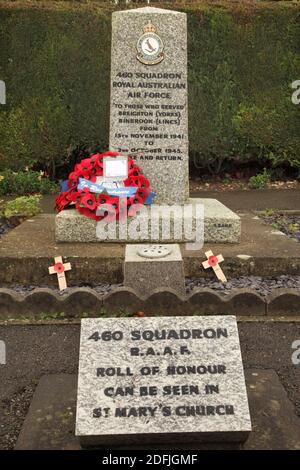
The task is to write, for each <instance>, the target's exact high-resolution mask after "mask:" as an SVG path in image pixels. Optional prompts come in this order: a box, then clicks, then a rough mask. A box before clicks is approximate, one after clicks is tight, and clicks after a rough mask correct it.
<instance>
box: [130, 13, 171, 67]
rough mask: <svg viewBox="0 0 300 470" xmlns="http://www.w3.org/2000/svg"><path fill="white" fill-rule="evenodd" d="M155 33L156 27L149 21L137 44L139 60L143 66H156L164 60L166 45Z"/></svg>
mask: <svg viewBox="0 0 300 470" xmlns="http://www.w3.org/2000/svg"><path fill="white" fill-rule="evenodd" d="M155 31H156V29H155V26H153V24H152V23H151V22H150V21H149V23H147V24H146V25H145V26H144V34H142V36H141V37H140V38H139V40H138V42H137V51H138V53H137V59H138V60H139V61H140V62H142V64H146V65H155V64H159V62H161V61H162V60H163V59H164V54H163V50H164V44H163V42H162V40H161V38H160V37H159V36H158V34H156V32H155Z"/></svg>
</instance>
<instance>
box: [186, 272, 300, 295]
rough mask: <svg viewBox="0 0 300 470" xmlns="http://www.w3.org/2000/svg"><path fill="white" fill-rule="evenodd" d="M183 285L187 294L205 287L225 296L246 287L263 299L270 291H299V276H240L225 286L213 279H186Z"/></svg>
mask: <svg viewBox="0 0 300 470" xmlns="http://www.w3.org/2000/svg"><path fill="white" fill-rule="evenodd" d="M185 284H186V290H187V293H190V292H192V291H193V289H196V288H199V287H207V288H209V289H213V290H216V291H218V292H222V293H223V294H225V295H226V294H230V292H231V291H232V289H243V288H246V287H247V288H250V289H253V290H255V291H256V292H257V293H258V294H260V295H262V296H263V297H265V296H267V295H268V294H270V293H271V292H272V291H274V290H276V289H280V288H283V287H285V288H295V289H298V290H300V276H290V275H287V274H283V275H281V276H276V277H265V278H263V277H259V276H242V277H237V278H233V279H230V280H229V281H228V282H227V283H226V284H222V282H219V281H217V280H214V279H204V278H202V279H186V283H185Z"/></svg>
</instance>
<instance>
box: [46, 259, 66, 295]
mask: <svg viewBox="0 0 300 470" xmlns="http://www.w3.org/2000/svg"><path fill="white" fill-rule="evenodd" d="M54 262H55V264H54V265H53V266H50V267H49V274H57V279H58V286H59V290H64V289H66V288H67V281H66V275H65V271H70V269H71V263H65V264H64V263H63V260H62V257H61V256H57V257H56V258H54Z"/></svg>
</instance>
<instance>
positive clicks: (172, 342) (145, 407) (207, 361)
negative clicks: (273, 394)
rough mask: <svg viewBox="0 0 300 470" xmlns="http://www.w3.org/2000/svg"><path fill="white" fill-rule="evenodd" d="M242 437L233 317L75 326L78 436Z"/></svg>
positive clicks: (243, 409) (244, 422)
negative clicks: (77, 337) (77, 339)
mask: <svg viewBox="0 0 300 470" xmlns="http://www.w3.org/2000/svg"><path fill="white" fill-rule="evenodd" d="M249 430H250V417H249V410H248V402H247V395H246V389H245V383H244V375H243V367H242V362H241V355H240V348H239V341H238V333H237V326H236V320H235V318H234V317H231V316H226V317H209V318H205V317H200V318H199V317H198V318H197V317H176V318H172V322H170V319H169V318H164V317H161V318H143V319H140V318H131V319H117V320H116V319H103V320H102V319H96V320H95V319H89V320H83V321H82V331H81V349H80V368H79V388H78V408H77V434H78V435H79V436H89V435H94V436H98V437H99V438H101V436H103V437H104V436H107V435H108V436H117V435H120V434H122V435H123V434H130V435H132V434H149V433H151V434H161V433H167V434H172V433H179V434H181V433H185V432H189V433H191V432H194V433H198V434H199V433H205V432H249ZM100 442H101V439H100Z"/></svg>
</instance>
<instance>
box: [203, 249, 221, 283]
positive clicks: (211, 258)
mask: <svg viewBox="0 0 300 470" xmlns="http://www.w3.org/2000/svg"><path fill="white" fill-rule="evenodd" d="M205 256H206V258H207V261H203V263H202V266H203V267H204V269H207V268H213V270H214V272H215V274H216V276H217V278H218V279H220V281H222V282H227V279H226V277H225V274H224V273H223V271H222V269H221V267H220V266H219V263H222V261H224V258H223V256H222V255H218V256H215V255H214V254H213V252H212V251H211V250H209V251H206V252H205Z"/></svg>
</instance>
